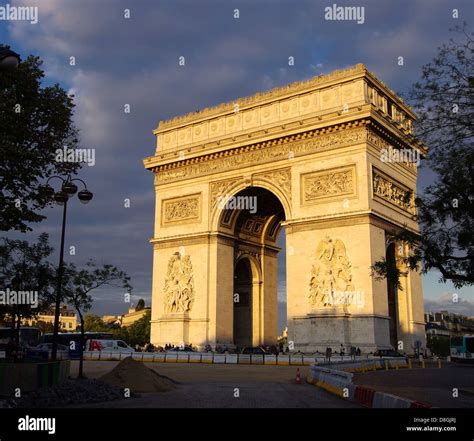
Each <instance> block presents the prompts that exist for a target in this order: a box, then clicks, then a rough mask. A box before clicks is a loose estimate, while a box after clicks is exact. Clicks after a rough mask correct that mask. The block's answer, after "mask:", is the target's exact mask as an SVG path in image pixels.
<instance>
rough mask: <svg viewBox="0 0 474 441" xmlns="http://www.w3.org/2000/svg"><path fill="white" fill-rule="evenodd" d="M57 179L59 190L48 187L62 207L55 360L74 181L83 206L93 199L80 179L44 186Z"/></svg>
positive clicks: (55, 314)
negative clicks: (67, 216)
mask: <svg viewBox="0 0 474 441" xmlns="http://www.w3.org/2000/svg"><path fill="white" fill-rule="evenodd" d="M54 178H56V179H59V180H60V181H61V182H62V186H61V190H60V191H58V192H56V193H55V192H54V190H53V188H52V187H49V189H50V190H49V192H50V194H51V196H53V197H54V200H55V201H56V203H58V204H59V205H63V206H64V209H63V222H62V228H61V247H60V252H59V267H58V279H57V291H56V303H55V309H54V331H53V347H52V351H51V359H52V360H56V355H57V351H58V333H59V315H60V314H59V313H60V308H61V294H62V293H61V291H62V282H63V274H64V238H65V235H66V215H67V202H68V200H69V198H70V197H72V196H73V195H74V194H76V192H77V185H76V184H74V182H75V181H79V182H81V183H82V184H83V185H84V190H81V191H80V192H79V193H77V197H78V198H79V200H80V201H81V202H82V203H83V204H87V203H88V202H89V201H90V200H91V199H92V197H93V194H92V193H91V192H90V191H89V190H88V189H87V185H86V183H85V182H84V181H83V180H82V179H78V178H75V179H72V178H71V176H68V177H67V178H66V179H64V178H62V177H60V176H51V177H50V178H49V179H48V181H47V182H46V185H48V186H49V181H50V180H51V179H54Z"/></svg>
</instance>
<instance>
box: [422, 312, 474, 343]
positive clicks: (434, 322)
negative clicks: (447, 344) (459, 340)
mask: <svg viewBox="0 0 474 441" xmlns="http://www.w3.org/2000/svg"><path fill="white" fill-rule="evenodd" d="M425 329H426V334H427V335H437V336H448V337H452V336H461V335H466V334H474V319H473V318H472V317H466V316H463V315H460V314H455V313H452V312H448V311H439V312H429V313H425Z"/></svg>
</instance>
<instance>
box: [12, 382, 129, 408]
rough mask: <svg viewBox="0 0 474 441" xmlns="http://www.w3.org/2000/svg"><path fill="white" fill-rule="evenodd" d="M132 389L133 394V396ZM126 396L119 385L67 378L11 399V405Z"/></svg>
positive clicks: (54, 404)
mask: <svg viewBox="0 0 474 441" xmlns="http://www.w3.org/2000/svg"><path fill="white" fill-rule="evenodd" d="M133 395H134V394H133V391H132V396H133ZM121 398H124V392H123V390H122V389H120V388H119V387H116V386H113V385H110V384H107V383H104V382H102V381H99V380H94V379H83V380H67V381H65V382H64V383H61V384H58V385H56V386H53V387H44V388H41V389H38V390H35V391H32V392H28V393H26V394H25V395H24V396H23V397H22V398H16V399H14V400H13V399H12V400H9V405H10V406H11V407H20V408H24V407H60V406H64V405H71V404H87V403H99V402H102V401H111V400H118V399H121Z"/></svg>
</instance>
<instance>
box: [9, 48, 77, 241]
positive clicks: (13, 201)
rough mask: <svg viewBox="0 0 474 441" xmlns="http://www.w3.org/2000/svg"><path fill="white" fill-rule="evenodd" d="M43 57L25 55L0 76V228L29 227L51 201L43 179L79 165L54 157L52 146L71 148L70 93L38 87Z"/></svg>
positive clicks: (73, 143) (73, 136) (74, 132)
mask: <svg viewBox="0 0 474 441" xmlns="http://www.w3.org/2000/svg"><path fill="white" fill-rule="evenodd" d="M41 64H42V61H41V60H40V59H39V58H38V57H33V56H29V57H28V58H27V59H26V60H25V61H24V62H22V63H20V64H19V66H18V68H17V69H13V70H11V71H2V72H1V74H0V156H1V158H2V160H1V161H0V229H1V230H2V231H9V230H19V231H22V232H25V231H28V230H31V227H29V226H28V224H29V223H32V222H33V223H34V222H40V221H41V220H43V219H44V218H45V216H44V215H42V214H40V211H41V209H42V208H44V207H45V206H47V205H48V204H49V203H50V200H51V198H50V193H49V192H48V189H47V187H46V185H45V184H46V179H47V178H48V177H49V176H51V175H53V174H60V175H65V174H69V173H74V172H75V171H77V170H78V169H79V168H80V164H79V163H72V162H69V163H68V162H58V161H56V150H57V149H63V147H64V146H67V147H68V148H76V147H77V145H78V139H77V130H76V129H75V127H74V125H73V122H72V116H73V109H74V103H73V97H72V96H68V95H67V93H66V91H65V90H64V89H62V88H61V87H60V86H59V85H58V84H56V85H54V86H49V87H43V86H42V84H41V83H42V80H43V78H44V72H43V70H42V69H41Z"/></svg>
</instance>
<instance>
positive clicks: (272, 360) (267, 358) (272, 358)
mask: <svg viewBox="0 0 474 441" xmlns="http://www.w3.org/2000/svg"><path fill="white" fill-rule="evenodd" d="M263 364H277V357H276V355H264V357H263Z"/></svg>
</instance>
